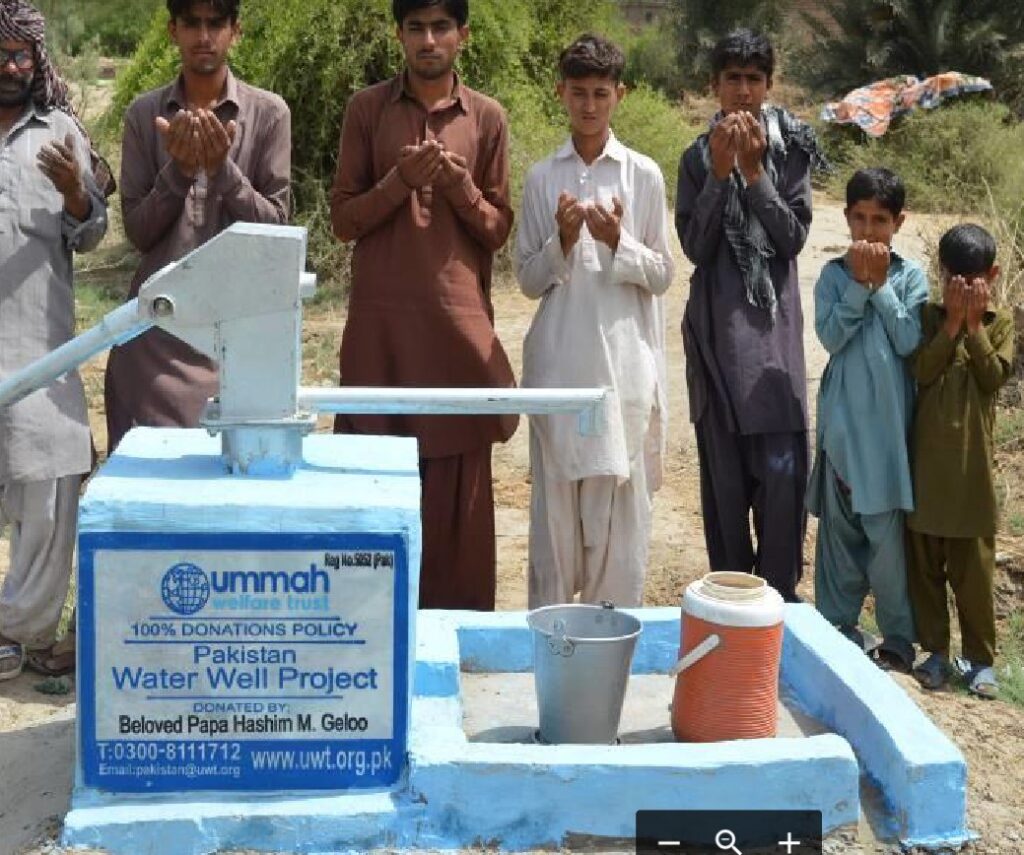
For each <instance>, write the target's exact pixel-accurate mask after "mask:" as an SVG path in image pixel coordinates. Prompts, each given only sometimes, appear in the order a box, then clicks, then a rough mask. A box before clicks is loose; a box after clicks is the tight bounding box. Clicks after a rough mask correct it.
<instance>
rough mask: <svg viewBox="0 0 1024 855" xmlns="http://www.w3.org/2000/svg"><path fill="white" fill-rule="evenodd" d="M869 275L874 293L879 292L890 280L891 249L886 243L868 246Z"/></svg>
mask: <svg viewBox="0 0 1024 855" xmlns="http://www.w3.org/2000/svg"><path fill="white" fill-rule="evenodd" d="M867 273H868V282H869V283H870V285H871V290H872V291H877V290H878V289H879V288H881V287H882V286H883V285H884V284H885V280H886V279H888V278H889V247H888V246H886V245H885V244H884V243H869V244H868V245H867Z"/></svg>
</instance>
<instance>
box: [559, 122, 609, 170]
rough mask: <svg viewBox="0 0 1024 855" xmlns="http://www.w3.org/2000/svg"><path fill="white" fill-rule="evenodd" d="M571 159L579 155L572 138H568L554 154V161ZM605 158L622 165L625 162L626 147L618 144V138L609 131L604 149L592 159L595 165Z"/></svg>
mask: <svg viewBox="0 0 1024 855" xmlns="http://www.w3.org/2000/svg"><path fill="white" fill-rule="evenodd" d="M571 157H576V158H578V157H579V154H578V153H577V152H576V146H575V145H573V142H572V136H570V137H569V139H567V140H566V141H565V142H564V143H563V144H562V147H561V148H560V149H559V150H558V151H556V152H555V160H565V159H567V158H571ZM605 157H608V158H611V159H612V160H617V161H619V162H620V163H624V162H625V160H626V147H625V146H624V145H623V144H622V143H620V142H619V140H618V138H617V137H616V136H615V134H614V133H613V132H612V131H611V130H609V131H608V139H607V140H605V143H604V148H603V149H602V150H601V153H600V154H599V155H598V156H597V157H595V158H594V163H597V162H598V161H599V160H601V159H602V158H605Z"/></svg>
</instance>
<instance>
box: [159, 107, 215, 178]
mask: <svg viewBox="0 0 1024 855" xmlns="http://www.w3.org/2000/svg"><path fill="white" fill-rule="evenodd" d="M153 123H154V124H155V125H156V129H157V131H159V132H160V136H161V137H163V140H164V148H166V149H167V154H168V156H169V157H170V158H171V160H173V161H174V163H175V165H176V166H177V167H178V170H179V171H180V172H181V174H182V175H184V176H186V177H187V178H195V177H196V175H198V174H199V170H200V169H202V168H203V147H202V142H201V140H200V126H199V119H198V117H197V116H196V115H195V114H194V113H193V112H192V111H191V110H179V111H178V112H177V113H175V114H174V117H173V118H172V119H171V120H170V121H169V122H168V121H167V119H165V118H164V117H163V116H157V117H156V119H154V120H153Z"/></svg>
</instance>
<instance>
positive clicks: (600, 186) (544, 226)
mask: <svg viewBox="0 0 1024 855" xmlns="http://www.w3.org/2000/svg"><path fill="white" fill-rule="evenodd" d="M624 64H625V58H624V57H623V54H622V51H621V50H619V48H618V47H616V46H615V45H614V44H612V43H611V42H609V41H608V40H606V39H603V38H601V37H599V36H591V35H586V36H581V37H580V38H579V39H577V40H576V41H575V42H574V43H573V44H572V45H570V46H569V47H568V48H566V50H565V51H564V52H563V53H562V55H561V58H560V60H559V75H560V80H559V83H558V94H559V97H560V98H561V101H562V104H563V106H564V107H565V110H566V112H567V114H568V118H569V124H570V129H571V136H570V138H569V139H568V140H567V141H566V142H565V144H564V145H563V146H562V147H561V148H560V149H559V150H558V151H557V152H555V153H554V154H553V155H551V156H550V157H548V158H547V159H546V160H544V161H542V162H540V163H538V164H535V165H534V166H533V168H532V169H531V170H530V172H529V175H528V176H527V178H526V185H525V188H524V190H523V204H522V213H521V218H520V225H519V234H518V239H517V241H516V253H515V267H516V275H517V277H518V279H519V284H520V287H521V288H522V291H523V293H524V294H526V296H528V297H531V298H532V299H540V300H541V304H540V306H539V308H538V309H537V314H536V316H535V317H534V319H533V323H532V325H531V326H530V331H529V332H528V333H527V336H526V340H525V342H524V344H523V385H524V386H532V387H553V388H557V387H580V386H604V387H607V388H608V389H609V390H610V393H609V398H608V401H607V403H606V407H605V417H606V424H605V426H604V431H603V432H602V433H601V435H599V436H582V435H581V434H580V431H579V420H578V418H577V417H575V416H572V415H545V416H531V418H530V469H531V473H532V476H533V480H532V497H531V506H530V547H529V549H530V562H529V567H530V569H529V604H530V608H537V607H538V606H544V605H551V604H555V603H565V602H571V601H572V600H573V598H574V596H575V595H576V594H577V593H579V594H580V599H581V601H582V602H587V603H596V602H600V601H602V600H609V601H611V602H614V603H615V604H616V605H620V606H638V605H640V603H641V599H642V596H643V583H644V575H645V573H646V565H647V548H648V538H649V535H650V523H651V493H652V492H653V491H654V490H656V489H657V488H658V487H659V486H660V482H661V457H662V452H663V449H664V441H665V428H666V421H667V416H668V405H667V400H666V382H665V317H664V312H663V308H662V298H661V296H660V295H661V294H663V293H664V292H665V290H666V289H667V288H668V287H669V285H671V284H672V276H673V262H672V253H671V250H670V248H669V245H668V217H667V211H666V206H665V183H664V179H663V178H662V175H661V170H660V169H659V168H658V166H657V164H655V163H654V161H652V160H651V159H650V158H648V157H645V156H644V155H642V154H639V153H637V152H635V151H633V150H632V149H629V148H626V146H624V145H623V144H622V143H620V142H619V141H618V140H617V139H616V138H615V135H614V134H613V133H612V130H611V120H612V116H613V115H614V113H615V108H616V107H617V106H618V104H619V102H620V101H621V100H622V98H623V96H624V95H625V88H624V87H623V85H622V83H621V78H622V70H623V66H624Z"/></svg>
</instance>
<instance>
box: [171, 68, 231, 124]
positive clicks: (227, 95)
mask: <svg viewBox="0 0 1024 855" xmlns="http://www.w3.org/2000/svg"><path fill="white" fill-rule="evenodd" d="M224 104H233V105H234V106H235V107H236V108H238V107H240V106H241V105H240V104H239V101H238V80H237V79H236V78H235V75H234V74H232V73H231V69H230V68H229V69H228V76H227V77H226V78H225V80H224V90H223V91H222V92H221V95H220V98H218V99H217V103H216V104H214V105H213V109H214V112H216V111H217V109H218V108H219V107H221V106H223V105H224ZM187 106H188V98H187V96H186V95H185V78H184V76H183V75H182V74H180V73H179V74H178V78H177V80H175V81H174V85H173V86H172V87H171V90H170V92H168V93H167V98H166V99H165V101H164V109H163V112H164V113H167V112H168V111H169V109H170V108H171V107H176V108H177V109H179V110H181V109H183V108H185V107H187Z"/></svg>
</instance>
